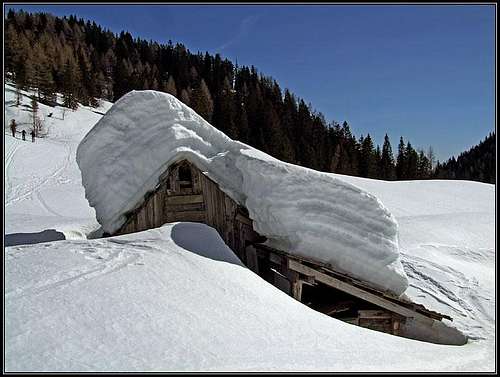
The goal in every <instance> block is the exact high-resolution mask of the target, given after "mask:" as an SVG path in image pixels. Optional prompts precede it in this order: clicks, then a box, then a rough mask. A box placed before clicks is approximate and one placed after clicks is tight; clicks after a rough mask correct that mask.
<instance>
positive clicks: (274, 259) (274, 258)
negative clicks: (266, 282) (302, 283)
mask: <svg viewBox="0 0 500 377" xmlns="http://www.w3.org/2000/svg"><path fill="white" fill-rule="evenodd" d="M281 259H282V257H281V255H279V254H274V253H269V260H270V261H271V262H273V263H276V264H279V265H281Z"/></svg>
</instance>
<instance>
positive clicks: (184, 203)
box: [116, 161, 261, 263]
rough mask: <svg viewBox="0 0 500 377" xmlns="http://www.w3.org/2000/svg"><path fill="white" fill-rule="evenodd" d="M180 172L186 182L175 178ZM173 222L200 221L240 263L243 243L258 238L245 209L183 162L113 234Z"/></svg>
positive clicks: (175, 167)
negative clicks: (183, 171)
mask: <svg viewBox="0 0 500 377" xmlns="http://www.w3.org/2000/svg"><path fill="white" fill-rule="evenodd" d="M180 169H190V172H191V181H190V182H188V181H182V180H180V179H179V176H180V174H179V170H180ZM176 221H192V222H201V223H205V224H207V225H209V226H211V227H213V228H215V229H216V230H217V232H218V233H219V234H220V236H221V237H222V239H223V240H224V241H225V242H226V244H227V245H228V246H229V247H230V248H231V249H232V250H233V251H234V252H235V253H236V254H237V255H238V257H239V258H240V259H241V260H242V262H244V263H245V259H246V253H245V247H246V245H247V242H248V241H256V240H258V239H259V238H261V237H260V236H259V235H258V234H257V233H256V232H255V231H254V230H253V226H252V220H250V218H249V217H248V213H247V211H246V209H245V208H243V207H242V206H240V205H238V203H236V202H235V201H234V200H233V199H231V198H230V197H229V196H228V195H227V194H225V193H224V192H223V191H222V190H221V189H220V188H219V187H218V185H217V184H216V183H215V182H214V181H212V180H211V179H210V178H208V177H207V176H206V175H205V174H203V172H201V171H200V170H199V169H198V168H197V167H195V166H194V165H192V164H190V163H189V162H187V161H181V162H179V163H176V164H174V165H171V166H170V167H169V169H168V171H167V172H166V174H164V175H163V178H162V179H161V180H160V184H159V186H158V187H157V188H156V190H155V191H154V192H152V193H149V194H147V195H146V196H145V199H144V202H143V203H142V204H141V205H140V206H139V207H138V208H136V209H135V210H134V211H131V212H130V213H129V214H128V219H127V221H126V222H125V224H124V225H123V226H122V227H121V229H120V230H119V231H118V232H117V233H116V234H126V233H132V232H139V231H142V230H146V229H151V228H156V227H159V226H161V225H163V224H165V223H170V222H176Z"/></svg>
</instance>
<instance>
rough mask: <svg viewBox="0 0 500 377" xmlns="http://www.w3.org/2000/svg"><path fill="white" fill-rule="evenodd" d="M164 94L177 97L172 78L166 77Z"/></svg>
mask: <svg viewBox="0 0 500 377" xmlns="http://www.w3.org/2000/svg"><path fill="white" fill-rule="evenodd" d="M165 92H166V93H170V94H171V95H173V96H174V97H177V88H176V86H175V80H174V78H173V77H172V76H168V81H167V84H166V85H165Z"/></svg>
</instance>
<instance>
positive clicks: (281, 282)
mask: <svg viewBox="0 0 500 377" xmlns="http://www.w3.org/2000/svg"><path fill="white" fill-rule="evenodd" d="M271 272H272V273H273V275H274V276H273V277H274V281H273V285H274V286H275V287H276V288H278V289H280V290H282V291H283V292H285V293H286V294H288V295H289V294H290V282H289V281H288V279H287V278H286V277H285V276H283V275H282V274H280V273H279V272H278V271H276V270H275V269H271Z"/></svg>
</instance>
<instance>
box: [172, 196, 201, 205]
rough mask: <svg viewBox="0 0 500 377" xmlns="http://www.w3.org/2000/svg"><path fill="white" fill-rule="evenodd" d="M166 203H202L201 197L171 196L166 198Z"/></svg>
mask: <svg viewBox="0 0 500 377" xmlns="http://www.w3.org/2000/svg"><path fill="white" fill-rule="evenodd" d="M166 201H167V204H169V205H170V204H172V205H179V204H192V203H203V195H173V196H167V199H166Z"/></svg>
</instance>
